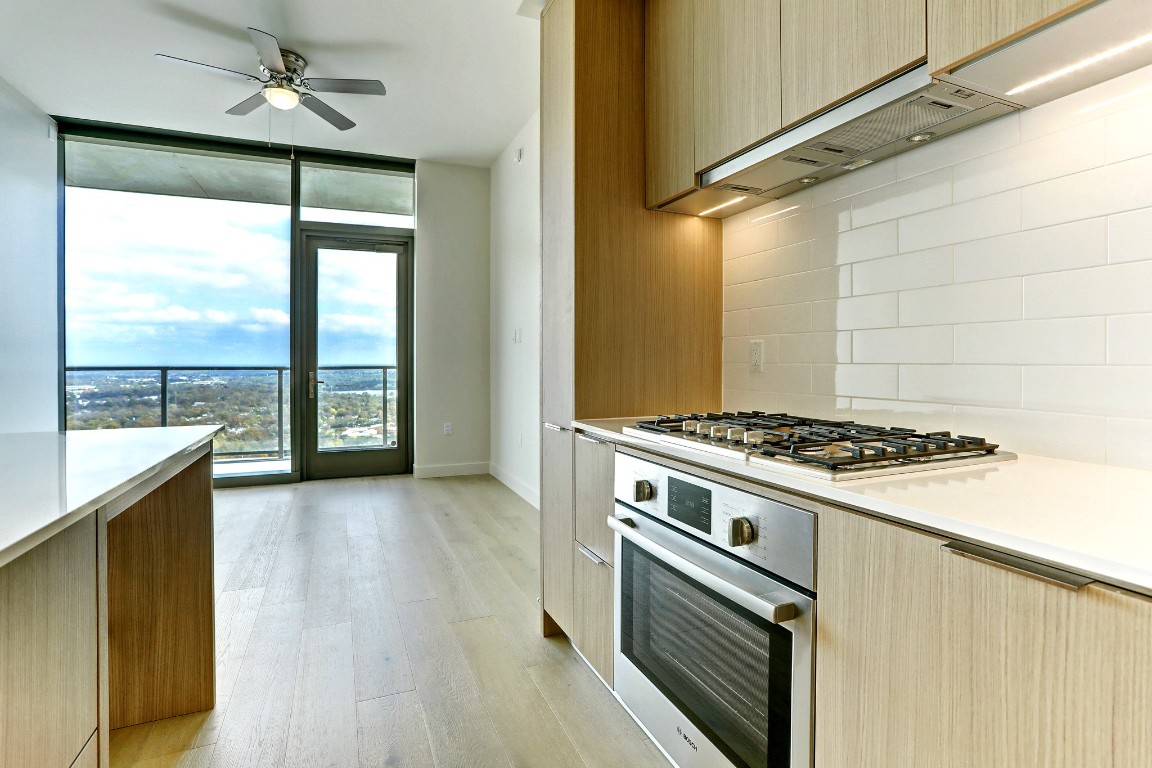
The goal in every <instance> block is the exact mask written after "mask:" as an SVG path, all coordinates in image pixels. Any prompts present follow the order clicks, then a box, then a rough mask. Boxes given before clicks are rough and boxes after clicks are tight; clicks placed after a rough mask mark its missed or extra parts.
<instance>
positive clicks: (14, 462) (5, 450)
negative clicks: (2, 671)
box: [0, 425, 221, 566]
mask: <svg viewBox="0 0 1152 768" xmlns="http://www.w3.org/2000/svg"><path fill="white" fill-rule="evenodd" d="M220 429H221V427H220V426H218V425H210V426H196V427H156V428H150V429H106V430H87V431H76V432H23V433H13V434H0V566H2V565H5V564H6V563H9V562H11V561H12V560H14V559H15V558H17V557H19V556H20V555H22V554H24V553H25V552H27V551H28V550H29V549H31V548H32V547H34V546H36V545H37V544H40V543H41V542H43V541H46V540H47V539H48V538H49V537H51V536H52V535H53V534H55V533H57V532H59V531H61V530H63V529H64V528H67V527H68V526H69V525H71V524H72V523H73V522H75V521H77V520H79V519H81V518H82V517H84V516H85V515H87V514H88V513H89V512H91V511H92V510H94V509H96V508H98V507H100V506H103V505H104V504H107V503H108V502H109V501H112V500H113V499H115V498H116V497H117V496H120V495H121V494H123V493H124V492H125V491H127V490H129V489H131V488H132V487H134V486H135V485H137V484H138V483H140V482H142V481H144V480H147V479H148V478H149V477H152V476H153V475H155V474H157V473H158V472H161V471H163V470H164V469H165V468H166V467H169V466H171V465H173V464H175V463H178V462H179V461H180V460H181V459H182V458H183V457H184V456H186V455H187V454H189V453H192V452H194V451H196V450H198V449H199V448H200V447H201V446H203V445H204V444H206V443H208V442H210V441H211V440H212V438H213V437H214V436H215V435H216V433H217V432H219V431H220Z"/></svg>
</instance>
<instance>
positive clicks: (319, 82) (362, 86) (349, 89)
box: [304, 77, 388, 96]
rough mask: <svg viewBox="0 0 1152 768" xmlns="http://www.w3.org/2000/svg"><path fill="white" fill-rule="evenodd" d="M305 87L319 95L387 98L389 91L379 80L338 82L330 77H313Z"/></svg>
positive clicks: (305, 82)
mask: <svg viewBox="0 0 1152 768" xmlns="http://www.w3.org/2000/svg"><path fill="white" fill-rule="evenodd" d="M304 85H305V86H307V87H308V88H311V89H312V90H314V91H317V92H319V93H363V94H367V95H369V96H387V95H388V89H387V88H385V87H384V83H382V82H380V81H379V80H337V79H332V78H330V77H311V78H308V79H307V80H305V81H304Z"/></svg>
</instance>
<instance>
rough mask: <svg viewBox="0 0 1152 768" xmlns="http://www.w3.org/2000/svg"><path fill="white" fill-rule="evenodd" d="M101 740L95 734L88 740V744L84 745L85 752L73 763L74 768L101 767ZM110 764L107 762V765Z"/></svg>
mask: <svg viewBox="0 0 1152 768" xmlns="http://www.w3.org/2000/svg"><path fill="white" fill-rule="evenodd" d="M99 744H100V739H99V737H98V736H97V735H96V734H95V733H93V734H92V735H91V736H90V737H89V738H88V743H87V744H85V745H84V750H83V751H82V752H81V753H80V754H79V755H77V757H76V761H75V762H73V763H72V768H97V766H99V765H100V746H99ZM107 764H108V762H107V761H105V765H107Z"/></svg>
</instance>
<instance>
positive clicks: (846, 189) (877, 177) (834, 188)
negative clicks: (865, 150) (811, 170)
mask: <svg viewBox="0 0 1152 768" xmlns="http://www.w3.org/2000/svg"><path fill="white" fill-rule="evenodd" d="M894 181H896V163H895V162H894V161H893V160H881V161H880V162H878V163H873V164H872V165H869V166H865V167H864V168H860V169H858V170H855V171H851V172H849V173H843V174H840V175H839V176H837V177H836V178H834V179H829V180H828V181H825V182H822V183H820V184H817V185H816V186H814V187H812V188H811V189H809V190H806V191H805V195H807V196H808V197H809V199H810V200H811V202H812V204H813V205H827V204H828V203H831V202H834V201H836V200H843V199H845V198H849V197H855V196H856V195H859V194H860V193H862V192H867V191H868V190H870V189H876V188H877V187H883V186H884V185H886V184H891V183H892V182H894ZM789 197H793V196H792V195H790V196H789ZM787 199H789V198H785V200H787ZM849 210H850V209H849Z"/></svg>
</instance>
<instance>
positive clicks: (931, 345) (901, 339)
mask: <svg viewBox="0 0 1152 768" xmlns="http://www.w3.org/2000/svg"><path fill="white" fill-rule="evenodd" d="M852 361H853V362H855V363H950V362H952V326H950V325H925V326H921V327H918V328H883V329H877V330H866V331H853V332H852Z"/></svg>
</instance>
